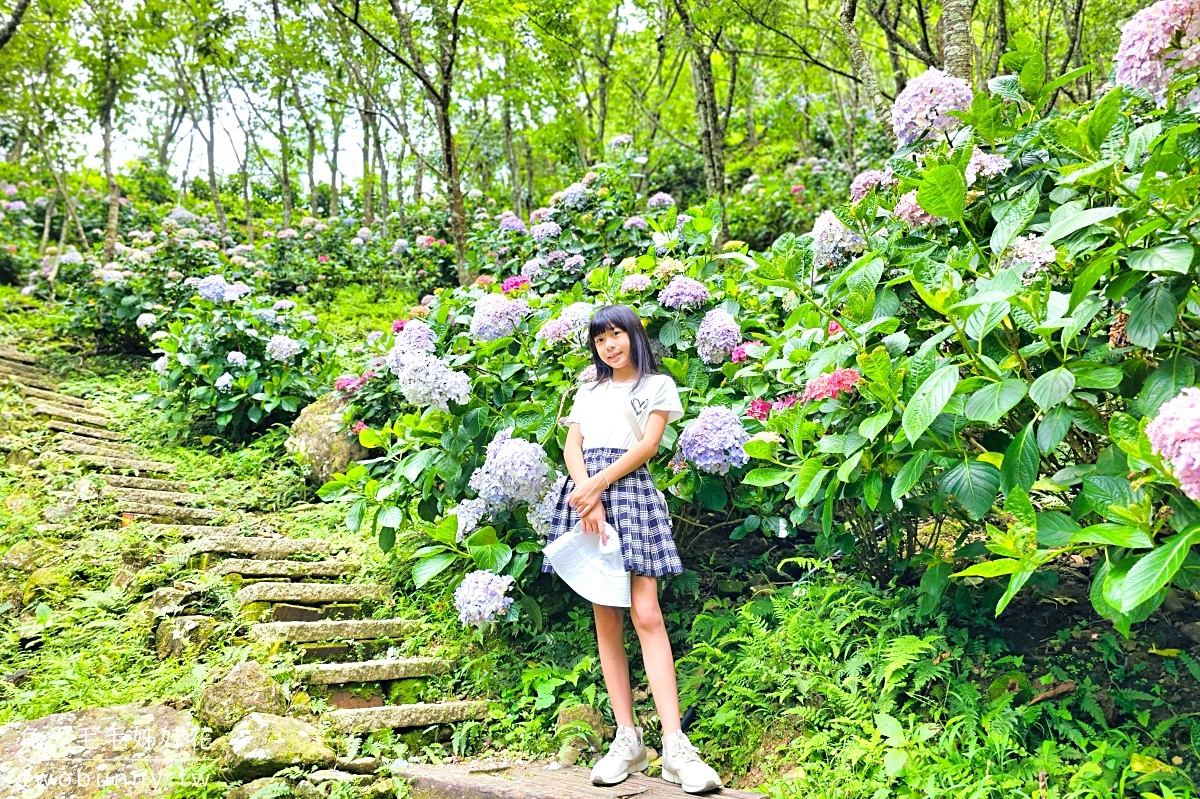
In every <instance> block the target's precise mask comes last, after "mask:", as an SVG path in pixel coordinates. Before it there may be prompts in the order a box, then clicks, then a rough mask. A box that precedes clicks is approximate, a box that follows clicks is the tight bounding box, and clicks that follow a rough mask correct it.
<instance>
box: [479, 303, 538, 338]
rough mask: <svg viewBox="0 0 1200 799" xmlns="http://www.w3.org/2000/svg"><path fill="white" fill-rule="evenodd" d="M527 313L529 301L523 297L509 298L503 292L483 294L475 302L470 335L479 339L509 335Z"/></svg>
mask: <svg viewBox="0 0 1200 799" xmlns="http://www.w3.org/2000/svg"><path fill="white" fill-rule="evenodd" d="M528 315H529V303H527V302H525V300H523V299H520V298H518V299H513V300H510V299H508V298H507V297H505V296H504V295H503V294H485V295H483V296H482V297H480V298H479V302H477V303H476V304H475V314H474V315H473V316H472V317H471V335H472V336H474V337H475V338H476V339H478V340H479V341H495V340H496V339H498V338H503V337H504V336H508V335H511V334H512V332H513V331H514V330H516V329H517V325H519V324H520V323H521V320H522V319H524V318H525V317H526V316H528Z"/></svg>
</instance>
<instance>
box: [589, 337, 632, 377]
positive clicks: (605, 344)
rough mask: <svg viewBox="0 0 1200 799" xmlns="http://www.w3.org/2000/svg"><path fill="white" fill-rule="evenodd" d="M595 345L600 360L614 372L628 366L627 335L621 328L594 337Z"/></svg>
mask: <svg viewBox="0 0 1200 799" xmlns="http://www.w3.org/2000/svg"><path fill="white" fill-rule="evenodd" d="M595 344H596V352H598V353H600V359H601V360H602V361H604V363H606V364H608V366H610V367H611V368H612V369H613V370H614V371H615V370H617V369H620V368H622V367H624V366H628V365H629V363H630V361H629V334H628V333H626V332H625V331H624V330H622V329H621V328H619V327H614V328H609V329H608V330H605V331H604V332H603V333H601V334H600V335H598V336H596V338H595Z"/></svg>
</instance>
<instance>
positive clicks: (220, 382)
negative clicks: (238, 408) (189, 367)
mask: <svg viewBox="0 0 1200 799" xmlns="http://www.w3.org/2000/svg"><path fill="white" fill-rule="evenodd" d="M213 387H214V388H216V390H217V391H220V392H221V393H222V394H227V393H229V389H231V388H232V387H233V375H231V374H229V372H224V373H222V375H221V376H220V377H218V378H217V379H216V381H214V382H213Z"/></svg>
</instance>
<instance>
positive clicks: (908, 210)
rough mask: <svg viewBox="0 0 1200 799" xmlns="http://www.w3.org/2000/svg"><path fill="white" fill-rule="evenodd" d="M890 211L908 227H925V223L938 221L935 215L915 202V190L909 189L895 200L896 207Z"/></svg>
mask: <svg viewBox="0 0 1200 799" xmlns="http://www.w3.org/2000/svg"><path fill="white" fill-rule="evenodd" d="M892 213H893V214H894V215H895V217H896V218H897V219H899V220H900V221H901V222H903V223H904V224H906V225H908V226H909V227H910V228H919V227H925V226H926V225H936V224H937V223H938V218H937V217H936V216H934V215H933V214H931V213H929V212H928V211H926V210H925V209H924V208H922V207H921V206H920V205H918V204H917V192H916V190H913V191H910V192H909V193H908V194H905V195H904V196H903V197H901V198H900V199H899V200H897V201H896V207H895V209H893V211H892Z"/></svg>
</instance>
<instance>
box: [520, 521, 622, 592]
mask: <svg viewBox="0 0 1200 799" xmlns="http://www.w3.org/2000/svg"><path fill="white" fill-rule="evenodd" d="M604 533H605V536H606V537H607V538H608V543H607V544H603V545H602V544H601V543H600V536H598V535H594V534H592V533H585V532H584V531H583V525H582V523H576V525H575V526H574V527H573V528H571V531H570V532H569V533H566V534H565V535H561V536H559V537H558V538H556V539H554V540H553V541H551V542H550V543H549V544H546V547H545V549H543V550H542V554H544V555H545V556H546V560H548V561H550V565H551V566H553V567H554V572H555V573H556V574H557V575H558V576H559V577H561V578H563V580H564V581H565V582H566V583H567V585H569V586H571V588H572V589H574V591H575V593H577V594H579V595H580V596H581V597H583V598H584V599H586V600H588V601H589V602H593V603H595V604H597V605H607V606H609V607H614V608H627V607H629V605H630V604H631V602H630V597H629V572H627V571H625V559H624V558H623V557H622V556H621V540H620V537H619V536H618V535H617V531H616V530H614V529H613V527H612V525H611V524H608V523H607V522H606V523H605V525H604Z"/></svg>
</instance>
